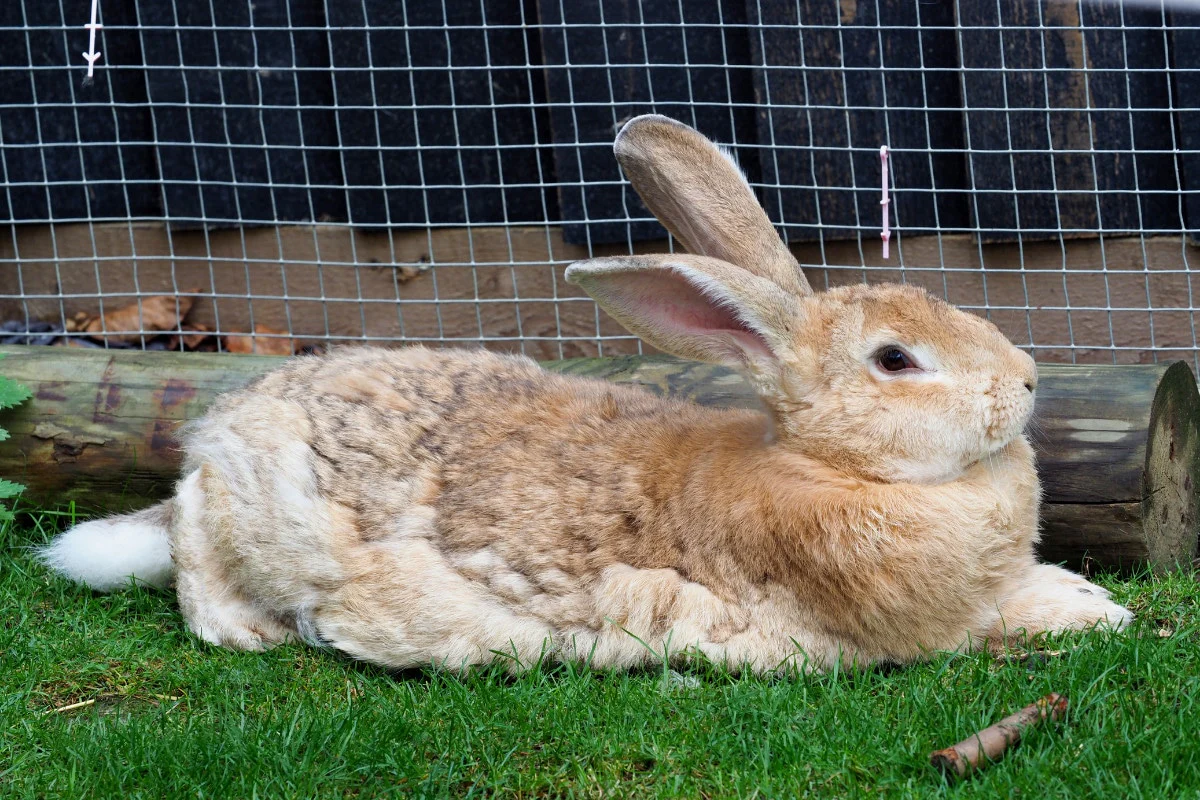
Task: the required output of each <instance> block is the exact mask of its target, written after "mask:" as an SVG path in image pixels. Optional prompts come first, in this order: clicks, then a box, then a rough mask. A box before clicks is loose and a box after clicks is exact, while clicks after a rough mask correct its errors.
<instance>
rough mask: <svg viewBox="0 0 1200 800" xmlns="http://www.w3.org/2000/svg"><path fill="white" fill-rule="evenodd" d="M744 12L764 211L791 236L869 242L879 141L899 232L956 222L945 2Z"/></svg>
mask: <svg viewBox="0 0 1200 800" xmlns="http://www.w3.org/2000/svg"><path fill="white" fill-rule="evenodd" d="M747 8H748V14H749V19H750V22H751V24H752V25H756V26H760V27H756V28H752V29H751V33H752V35H751V38H750V41H751V48H752V51H753V54H754V62H755V63H756V64H758V65H760V66H761V68H760V69H758V70H756V71H755V84H754V88H755V96H756V100H757V102H758V104H759V107H760V108H759V110H758V121H759V125H758V132H759V144H760V145H761V147H762V149H761V150H760V151H759V159H760V161H761V164H762V174H763V183H764V184H765V185H766V187H767V188H766V189H765V191H764V198H765V201H766V204H765V207H766V209H767V212H768V214H769V215H770V216H771V218H772V219H773V220H777V221H782V223H783V225H784V230H785V231H786V234H787V237H788V239H789V241H805V240H813V239H820V238H822V237H823V238H825V239H826V240H830V239H857V238H858V237H859V235H860V230H861V229H865V232H864V237H865V239H866V241H867V242H868V243H869V244H868V246H869V247H871V248H875V247H877V245H876V244H875V243H874V242H872V239H877V238H878V229H879V226H880V221H879V217H880V214H879V182H880V181H879V147H880V145H883V144H887V145H888V146H889V147H890V148H891V150H892V156H893V157H892V159H891V172H892V181H893V185H894V186H895V193H894V195H893V205H892V219H893V223H894V224H895V225H896V227H897V228H899V229H901V230H904V231H911V232H913V233H914V234H915V233H920V232H926V233H928V232H932V231H934V230H937V229H940V230H945V229H947V228H958V227H964V226H965V224H966V221H967V218H966V215H965V209H964V206H963V203H962V202H961V197H960V196H959V195H956V194H955V193H954V192H955V191H956V190H961V189H962V187H963V185H964V173H963V168H962V162H961V160H960V159H959V158H958V156H957V153H958V152H960V151H961V150H962V129H961V122H960V120H961V116H960V111H959V108H958V107H959V102H958V95H959V88H958V86H957V84H956V83H955V82H954V81H953V80H951V76H952V72H949V71H943V70H948V69H950V68H953V67H954V66H956V64H957V58H956V56H955V53H954V49H953V43H954V31H953V25H954V9H953V6H952V5H948V4H944V3H931V4H918V3H882V4H881V3H875V4H872V3H857V2H853V0H843V1H842V2H840V3H838V2H829V0H803V1H802V2H799V3H796V2H791V1H790V0H788V1H786V2H785V0H763V1H762V2H760V0H750V1H749V2H747ZM881 26H882V27H881ZM922 67H925V68H927V69H923V68H922ZM927 70H928V71H927ZM896 107H900V108H896ZM885 109H886V110H885ZM934 188H936V189H937V190H938V191H937V192H934V191H933V189H934Z"/></svg>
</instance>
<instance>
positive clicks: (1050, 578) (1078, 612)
mask: <svg viewBox="0 0 1200 800" xmlns="http://www.w3.org/2000/svg"><path fill="white" fill-rule="evenodd" d="M1000 616H1001V619H1000V621H999V622H998V623H997V630H996V631H995V633H996V634H998V635H999V636H1000V637H1002V638H1005V639H1009V638H1013V637H1016V636H1020V635H1021V634H1024V635H1026V636H1033V635H1036V634H1038V633H1058V632H1060V631H1068V630H1089V629H1091V628H1094V627H1109V628H1113V629H1115V630H1119V629H1121V628H1124V627H1125V626H1126V625H1128V624H1129V623H1130V622H1132V621H1133V614H1132V613H1131V612H1130V611H1129V610H1128V609H1126V608H1124V607H1122V606H1119V605H1117V604H1116V603H1114V602H1113V601H1112V600H1110V599H1109V591H1108V590H1107V589H1105V588H1103V587H1101V586H1097V585H1096V584H1094V583H1091V582H1090V581H1088V580H1085V579H1084V578H1082V577H1080V576H1079V575H1076V574H1075V573H1074V572H1069V571H1067V570H1065V569H1062V568H1061V567H1055V566H1051V565H1049V564H1038V565H1037V566H1035V567H1034V568H1033V569H1032V570H1030V572H1029V573H1028V574H1027V575H1026V578H1025V580H1024V582H1023V583H1022V584H1021V586H1020V588H1018V589H1017V591H1015V592H1014V593H1013V594H1012V595H1011V596H1010V597H1009V598H1007V599H1006V600H1004V601H1003V602H1002V603H1001V604H1000Z"/></svg>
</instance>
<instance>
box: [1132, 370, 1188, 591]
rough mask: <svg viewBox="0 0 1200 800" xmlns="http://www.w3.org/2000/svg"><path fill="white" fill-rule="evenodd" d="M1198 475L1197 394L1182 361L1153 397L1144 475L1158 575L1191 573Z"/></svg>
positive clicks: (1145, 511) (1149, 539) (1151, 556)
mask: <svg viewBox="0 0 1200 800" xmlns="http://www.w3.org/2000/svg"><path fill="white" fill-rule="evenodd" d="M1198 474H1200V391H1198V390H1197V387H1196V379H1195V376H1194V375H1193V374H1192V370H1191V369H1190V368H1189V367H1188V366H1187V364H1185V363H1183V362H1182V361H1181V362H1178V363H1176V364H1172V365H1171V367H1170V368H1169V369H1168V370H1167V371H1166V372H1165V373H1164V374H1163V377H1162V380H1161V381H1160V382H1159V385H1158V391H1157V392H1155V395H1154V404H1153V406H1152V407H1151V411H1150V432H1149V440H1148V442H1147V445H1146V467H1145V471H1144V472H1143V473H1142V482H1143V491H1142V497H1143V500H1142V520H1143V525H1144V526H1145V534H1144V535H1145V541H1146V548H1147V550H1148V551H1149V552H1148V558H1147V560H1148V562H1149V563H1150V566H1151V567H1152V568H1153V569H1154V570H1155V571H1156V572H1164V571H1169V570H1173V569H1177V568H1180V567H1185V568H1190V567H1191V566H1192V562H1193V560H1194V559H1195V558H1196V541H1197V540H1196V522H1197V519H1198V518H1200V513H1198V508H1197V505H1198V499H1200V495H1198V492H1200V487H1197V486H1196V481H1195V477H1196V476H1197V475H1198Z"/></svg>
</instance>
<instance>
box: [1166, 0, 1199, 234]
mask: <svg viewBox="0 0 1200 800" xmlns="http://www.w3.org/2000/svg"><path fill="white" fill-rule="evenodd" d="M1169 14H1170V16H1169V18H1168V19H1169V21H1170V27H1171V30H1170V34H1169V36H1170V38H1169V40H1168V42H1169V45H1170V52H1169V59H1168V61H1167V63H1168V64H1169V65H1170V67H1171V69H1172V72H1171V73H1170V78H1171V82H1172V87H1173V95H1172V97H1173V99H1174V108H1175V134H1176V135H1177V136H1178V137H1179V138H1178V147H1179V150H1180V152H1179V168H1180V171H1181V172H1182V179H1183V180H1182V183H1183V185H1182V186H1179V187H1178V188H1179V190H1180V191H1181V192H1182V196H1183V201H1184V213H1185V217H1186V219H1185V223H1184V226H1183V227H1184V230H1186V231H1187V232H1188V236H1189V237H1190V239H1191V241H1192V242H1193V243H1195V242H1197V241H1200V101H1198V100H1197V98H1200V11H1195V10H1186V9H1184V8H1183V6H1182V5H1177V7H1173V8H1172V9H1171V11H1170V12H1169ZM1176 213H1178V212H1176Z"/></svg>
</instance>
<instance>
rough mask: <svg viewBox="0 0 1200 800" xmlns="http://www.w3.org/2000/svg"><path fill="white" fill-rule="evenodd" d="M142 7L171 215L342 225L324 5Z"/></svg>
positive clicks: (184, 221)
mask: <svg viewBox="0 0 1200 800" xmlns="http://www.w3.org/2000/svg"><path fill="white" fill-rule="evenodd" d="M137 10H138V19H139V20H140V22H141V24H142V25H144V26H146V27H145V29H144V30H143V31H142V41H143V46H144V51H145V63H146V65H147V66H148V67H149V69H147V70H146V73H145V81H146V85H147V86H148V87H149V100H150V109H151V110H152V112H153V115H154V131H155V136H156V139H157V142H158V163H159V166H160V169H161V171H162V180H163V183H162V198H163V212H162V213H163V214H164V215H165V216H166V218H167V219H169V220H170V221H171V222H172V223H173V224H176V225H179V226H183V227H196V226H201V225H208V226H221V225H225V226H229V225H235V224H239V223H241V222H242V221H246V222H251V223H254V222H257V223H264V222H275V221H283V220H317V219H322V218H327V219H338V220H342V219H345V218H346V211H345V199H344V196H343V193H342V191H341V190H340V189H339V188H338V187H340V186H341V185H343V181H342V177H341V170H340V166H339V162H338V156H337V152H336V150H335V149H334V148H335V147H336V145H337V140H336V138H335V137H334V130H333V124H332V121H333V118H332V115H331V113H330V112H329V111H328V110H327V109H328V107H329V106H331V105H332V104H333V95H332V89H331V85H330V80H329V77H328V74H327V73H326V72H325V70H326V69H327V68H328V65H329V61H328V47H327V45H326V43H325V38H324V35H323V34H322V32H321V31H320V28H322V27H323V26H324V25H325V16H324V13H323V12H322V10H321V8H320V7H319V6H317V5H313V4H311V3H294V4H293V3H288V2H287V1H286V0H256V2H255V3H253V4H246V3H213V4H211V5H209V4H202V3H180V4H172V3H162V2H157V0H138V1H137ZM252 25H253V26H255V27H253V28H252V27H251V26H252ZM257 26H262V27H261V28H260V27H257ZM289 26H296V27H297V28H300V29H301V30H295V31H289V30H287V28H288V27H289ZM215 67H219V69H214V68H215ZM301 107H304V110H303V111H301ZM301 148H303V149H301ZM310 186H311V187H312V188H311V189H310V188H309V187H310Z"/></svg>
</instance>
